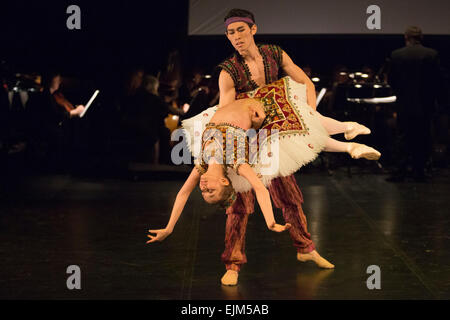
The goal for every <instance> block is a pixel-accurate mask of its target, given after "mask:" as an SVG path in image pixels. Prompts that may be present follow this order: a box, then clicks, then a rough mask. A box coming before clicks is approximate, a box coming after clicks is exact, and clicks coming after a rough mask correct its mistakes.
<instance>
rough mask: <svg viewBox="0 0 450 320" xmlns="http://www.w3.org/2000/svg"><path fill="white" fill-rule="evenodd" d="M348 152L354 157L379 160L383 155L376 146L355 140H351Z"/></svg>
mask: <svg viewBox="0 0 450 320" xmlns="http://www.w3.org/2000/svg"><path fill="white" fill-rule="evenodd" d="M347 152H348V153H349V154H350V156H351V157H352V158H353V159H360V158H364V159H367V160H378V159H380V157H381V153H380V152H378V151H377V150H375V149H374V148H372V147H369V146H366V145H365V144H360V143H354V142H350V144H349V146H348V148H347Z"/></svg>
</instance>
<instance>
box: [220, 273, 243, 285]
mask: <svg viewBox="0 0 450 320" xmlns="http://www.w3.org/2000/svg"><path fill="white" fill-rule="evenodd" d="M238 276H239V272H237V271H234V270H227V272H225V274H224V275H223V277H222V279H221V280H220V281H221V282H222V284H223V285H224V286H235V285H237V283H238Z"/></svg>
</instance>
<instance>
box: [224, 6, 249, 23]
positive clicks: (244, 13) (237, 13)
mask: <svg viewBox="0 0 450 320" xmlns="http://www.w3.org/2000/svg"><path fill="white" fill-rule="evenodd" d="M233 17H243V18H250V19H252V20H253V22H256V21H255V16H254V15H253V13H251V12H250V11H248V10H244V9H236V8H235V9H231V10H230V11H229V12H228V13H227V15H226V16H225V18H224V19H223V21H224V22H225V21H227V19H229V18H233ZM246 23H247V24H248V26H249V27H250V28H251V27H252V26H253V23H248V22H246Z"/></svg>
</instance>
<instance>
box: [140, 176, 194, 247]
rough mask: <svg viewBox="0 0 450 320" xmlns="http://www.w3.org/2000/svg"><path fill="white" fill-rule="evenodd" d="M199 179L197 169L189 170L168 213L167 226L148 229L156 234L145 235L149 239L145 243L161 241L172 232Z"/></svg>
mask: <svg viewBox="0 0 450 320" xmlns="http://www.w3.org/2000/svg"><path fill="white" fill-rule="evenodd" d="M199 180H200V174H199V173H198V171H197V169H196V168H194V169H193V170H192V171H191V174H190V175H189V177H188V178H187V180H186V182H185V183H184V185H183V187H181V189H180V191H178V194H177V197H176V199H175V203H174V205H173V208H172V213H171V214H170V219H169V223H167V226H166V227H165V228H164V229H159V230H149V232H150V233H155V234H156V236H153V235H147V236H148V237H149V238H150V240H149V241H147V243H152V242H155V241H163V240H164V239H165V238H167V236H169V235H170V234H171V233H172V231H173V228H174V227H175V224H176V223H177V221H178V218H179V217H180V215H181V212H182V211H183V208H184V205H185V204H186V202H187V200H188V199H189V196H190V194H191V192H192V190H194V188H195V186H196V185H197V184H198V181H199Z"/></svg>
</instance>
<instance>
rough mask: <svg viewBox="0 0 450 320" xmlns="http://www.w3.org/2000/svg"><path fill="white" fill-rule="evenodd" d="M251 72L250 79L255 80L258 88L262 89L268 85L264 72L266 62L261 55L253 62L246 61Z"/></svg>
mask: <svg viewBox="0 0 450 320" xmlns="http://www.w3.org/2000/svg"><path fill="white" fill-rule="evenodd" d="M245 63H246V64H247V66H248V69H249V71H250V79H251V80H253V81H254V82H255V83H256V84H257V85H258V87H262V86H264V85H265V84H266V76H265V72H264V62H263V58H262V56H261V55H260V56H259V57H256V58H255V59H253V60H245Z"/></svg>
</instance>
